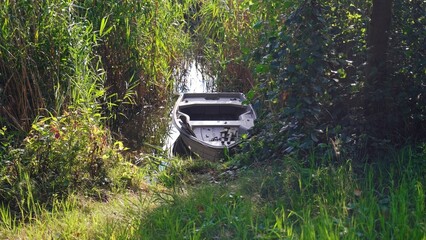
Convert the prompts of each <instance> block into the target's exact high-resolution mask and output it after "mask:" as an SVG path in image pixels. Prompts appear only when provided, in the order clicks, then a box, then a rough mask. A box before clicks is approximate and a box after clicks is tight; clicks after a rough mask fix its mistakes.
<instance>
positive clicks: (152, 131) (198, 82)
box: [119, 60, 214, 154]
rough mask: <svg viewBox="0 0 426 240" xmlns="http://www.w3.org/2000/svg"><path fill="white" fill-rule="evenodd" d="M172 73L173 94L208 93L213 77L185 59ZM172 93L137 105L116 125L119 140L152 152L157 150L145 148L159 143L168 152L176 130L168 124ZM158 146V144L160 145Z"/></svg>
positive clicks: (176, 132)
mask: <svg viewBox="0 0 426 240" xmlns="http://www.w3.org/2000/svg"><path fill="white" fill-rule="evenodd" d="M174 75H175V79H176V83H175V95H177V94H179V93H183V92H212V91H214V87H213V84H214V79H213V77H210V76H209V75H208V74H207V73H206V71H205V70H204V69H203V68H202V67H201V66H200V65H199V64H198V63H197V62H196V61H195V60H194V61H188V62H186V63H185V64H184V65H183V66H182V68H181V69H179V70H177V71H176V73H175V74H174ZM175 100H176V96H170V97H169V99H166V100H164V101H163V102H159V103H157V104H155V105H146V106H143V107H140V109H138V111H136V114H133V115H132V116H127V117H128V120H126V121H125V122H124V123H123V124H122V125H121V126H120V128H119V134H120V135H121V137H122V139H123V140H124V142H125V143H126V145H127V146H129V147H130V148H131V149H133V150H142V151H143V152H155V151H157V149H154V148H152V147H147V146H146V145H147V144H144V143H148V145H151V146H163V147H162V149H163V150H166V151H168V152H169V154H171V148H172V146H173V143H174V142H175V141H176V139H177V138H178V136H179V132H178V131H177V129H176V128H174V127H173V124H171V116H170V113H171V109H172V108H173V104H174V102H175ZM160 148H161V147H160Z"/></svg>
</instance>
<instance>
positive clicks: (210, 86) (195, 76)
mask: <svg viewBox="0 0 426 240" xmlns="http://www.w3.org/2000/svg"><path fill="white" fill-rule="evenodd" d="M184 71H185V72H184V74H183V77H182V79H181V81H178V82H177V84H176V87H175V90H176V93H177V94H180V93H186V92H189V93H202V92H213V91H214V90H215V89H214V78H213V77H212V76H209V75H208V74H207V73H206V70H205V69H203V67H202V66H200V65H199V64H198V63H197V61H191V62H189V63H188V64H187V66H186V68H185V69H184ZM173 104H174V102H173ZM172 107H173V106H172ZM178 137H179V131H178V130H177V129H176V128H175V127H174V126H173V124H172V122H171V118H170V119H169V131H168V132H167V135H166V140H165V143H164V145H163V149H164V150H166V151H167V152H168V153H169V156H171V155H172V148H173V144H174V143H175V141H176V140H177V138H178Z"/></svg>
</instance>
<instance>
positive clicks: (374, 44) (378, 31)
mask: <svg viewBox="0 0 426 240" xmlns="http://www.w3.org/2000/svg"><path fill="white" fill-rule="evenodd" d="M391 17H392V0H373V10H372V14H371V21H370V26H369V32H368V39H367V47H368V58H367V68H366V83H365V95H364V96H365V117H366V121H367V122H366V123H367V130H369V132H370V134H372V135H373V136H375V137H379V138H387V137H388V136H389V135H388V133H390V132H391V131H389V130H391V129H390V128H394V127H395V126H393V125H394V123H393V121H394V119H392V112H393V110H392V109H394V107H393V106H392V105H393V104H394V101H392V89H393V87H392V83H391V81H390V78H389V76H388V72H387V69H388V66H387V64H388V63H387V59H386V55H387V51H388V48H389V32H390V26H391Z"/></svg>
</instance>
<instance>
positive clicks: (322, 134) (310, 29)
mask: <svg viewBox="0 0 426 240" xmlns="http://www.w3.org/2000/svg"><path fill="white" fill-rule="evenodd" d="M401 4H402V3H400V2H399V3H397V4H396V5H395V11H394V12H395V14H394V19H395V20H394V22H393V25H392V29H391V31H392V33H391V35H392V38H391V39H392V40H391V42H392V44H394V46H395V47H392V48H389V54H388V55H389V56H391V57H390V60H389V61H388V62H386V64H387V65H388V69H391V71H390V72H389V74H388V75H386V80H385V82H384V83H380V86H382V87H379V88H374V89H373V91H369V90H368V89H367V88H366V87H365V86H366V84H367V83H368V82H367V81H368V79H370V78H367V77H366V76H367V75H368V74H370V73H368V71H367V70H368V69H366V68H365V64H364V63H365V62H366V60H367V56H368V51H367V41H366V40H367V36H368V24H369V14H370V13H369V12H368V11H367V9H369V8H370V7H371V3H370V2H368V1H367V2H359V1H355V2H353V1H343V2H342V1H339V2H335V1H334V2H333V1H314V0H313V1H310V0H307V1H300V2H297V1H284V2H281V3H276V2H275V1H262V2H261V3H257V4H253V5H252V10H253V11H261V12H265V14H263V15H259V19H257V20H256V22H255V23H253V24H254V27H256V28H259V29H262V30H263V32H262V34H260V35H259V38H260V44H259V47H258V48H256V49H255V50H254V51H253V52H252V58H251V60H252V61H254V63H255V66H256V67H255V69H254V70H255V72H256V74H257V75H256V77H257V78H258V79H259V81H258V84H257V86H256V87H255V88H254V89H253V90H252V91H251V92H250V94H248V96H250V97H251V100H252V102H253V103H254V104H255V106H259V107H258V109H259V113H260V114H259V115H260V121H259V124H258V125H257V128H256V129H255V134H257V135H258V136H256V139H257V140H256V141H258V142H257V143H254V145H252V146H253V147H252V149H253V150H252V151H251V152H250V154H253V155H256V156H259V159H267V158H268V157H270V156H273V157H279V156H281V155H282V154H287V153H290V152H298V153H303V154H304V155H305V156H306V154H308V153H309V151H310V149H312V148H317V149H323V150H324V154H326V155H330V154H331V155H333V156H334V157H335V158H337V159H338V158H341V157H342V155H344V154H349V155H352V156H351V157H352V158H355V159H358V160H360V159H365V158H366V157H368V155H372V154H375V153H374V152H376V150H379V149H383V148H384V147H385V146H386V145H388V144H401V143H402V142H403V141H404V140H405V139H407V138H412V139H416V138H422V137H421V136H420V135H423V136H424V134H420V132H422V133H423V131H424V128H423V127H421V125H424V119H423V115H424V112H423V110H424V108H422V107H420V106H422V103H423V101H424V99H423V94H422V93H420V92H423V91H424V79H425V78H424V77H422V76H423V75H424V71H423V70H422V69H424V67H423V65H424V61H422V60H421V59H423V58H422V55H423V54H424V46H423V45H424V44H422V43H421V41H422V40H421V39H423V38H422V37H421V34H422V33H424V31H423V30H422V27H421V26H420V25H421V24H420V23H421V22H422V21H424V18H423V17H422V16H421V14H417V11H421V10H420V9H422V8H421V7H420V8H419V7H418V6H421V4H422V3H420V2H419V1H414V2H410V4H409V5H407V6H409V7H408V8H405V7H404V8H403V7H402V5H401ZM407 4H408V2H407ZM404 6H406V5H404ZM408 9H415V12H416V14H414V15H411V11H410V10H408ZM404 14H408V15H410V17H409V18H410V19H412V21H408V22H409V24H408V23H407V21H405V20H402V18H401V16H406V15H404ZM403 29H405V32H404V30H403ZM408 29H411V30H408ZM400 42H403V45H406V47H405V48H401V47H396V45H398V44H399V43H400ZM410 48H414V49H416V50H415V51H414V52H416V53H417V54H416V57H415V58H411V57H408V55H409V54H410V52H411V51H410V50H409V49H410ZM414 52H413V53H414ZM407 54H408V55H407ZM413 56H414V55H413ZM408 59H410V60H408ZM407 69H412V70H411V71H406V70H407ZM370 70H371V69H370ZM409 72H410V73H409ZM401 79H407V80H405V81H401ZM408 79H409V80H408ZM368 84H370V83H368ZM373 85H374V84H373ZM408 85H409V86H410V87H408ZM377 86H379V85H377ZM414 89H416V90H414ZM370 90H371V89H370ZM374 99H381V100H380V101H382V100H383V101H384V102H383V104H386V105H387V107H386V108H384V107H383V108H380V109H378V110H374V109H371V107H372V105H371V104H369V102H370V101H373V100H374ZM384 99H387V100H384ZM395 99H396V101H394V100H395ZM390 102H392V104H391V103H390ZM393 103H394V104H393ZM383 104H382V105H383ZM391 105H392V106H391ZM423 105H424V104H423ZM372 111H373V112H376V113H379V114H381V115H382V116H385V117H383V118H381V120H380V121H385V122H386V124H385V123H383V124H382V123H380V121H378V120H373V118H372V117H373V116H370V115H369V114H367V113H368V112H372ZM403 119H404V120H403ZM373 123H375V124H373ZM385 126H389V128H386V129H385ZM415 129H417V130H418V131H416V130H415ZM250 144H253V142H250ZM256 146H257V147H256ZM248 148H249V147H248Z"/></svg>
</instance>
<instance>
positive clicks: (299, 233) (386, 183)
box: [0, 149, 426, 239]
mask: <svg viewBox="0 0 426 240" xmlns="http://www.w3.org/2000/svg"><path fill="white" fill-rule="evenodd" d="M311 158H312V159H310V161H307V163H303V162H300V161H297V159H293V158H291V157H286V158H284V159H283V161H281V162H272V163H271V162H269V163H257V164H254V165H252V166H240V167H239V168H238V169H237V168H236V167H232V166H230V165H229V163H228V164H223V163H210V162H203V161H195V160H182V159H173V160H172V161H171V162H170V163H169V164H168V165H166V167H165V169H164V170H162V171H157V173H153V174H151V175H150V176H149V178H150V179H156V182H153V181H151V185H150V186H149V187H148V188H145V189H144V190H141V189H142V188H140V189H139V190H136V189H133V191H125V192H121V193H115V194H113V195H110V196H109V198H108V200H107V201H104V202H96V201H93V200H90V198H84V197H82V196H79V195H72V196H71V197H69V198H68V200H66V201H62V202H56V203H55V204H53V208H52V210H45V209H41V210H40V211H38V215H37V216H35V217H34V219H33V220H31V221H29V222H28V221H27V222H20V221H19V220H18V219H11V218H10V214H9V213H8V211H7V208H4V207H1V208H0V216H1V217H2V225H1V228H0V233H1V234H2V236H4V238H28V239H45V238H64V239H94V238H99V239H104V238H107V239H426V235H425V232H426V220H425V219H426V215H425V213H426V212H425V192H424V186H425V182H426V179H425V176H426V175H425V174H424V173H425V168H424V163H423V160H424V153H422V154H414V152H413V151H412V150H410V149H408V150H407V149H406V150H402V151H401V152H399V153H397V154H396V155H395V156H393V157H392V158H393V159H395V160H392V161H390V162H381V161H377V162H376V163H374V164H365V165H363V166H359V165H355V164H352V163H351V162H350V161H348V162H346V163H340V164H335V163H322V164H318V163H317V162H319V161H314V160H316V159H314V157H313V156H312V157H311ZM163 160H164V159H163ZM387 161H388V160H387ZM323 162H324V161H323ZM389 163H391V164H389ZM155 166H156V165H155V161H153V163H152V164H148V165H146V166H145V167H146V168H151V169H155V168H156V167H155ZM146 176H148V175H146ZM166 176H168V177H166ZM231 176H233V177H231ZM235 176H236V177H235ZM146 179H148V178H146ZM200 179H204V180H202V181H201V182H200ZM165 185H167V188H166V187H164V186H165Z"/></svg>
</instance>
